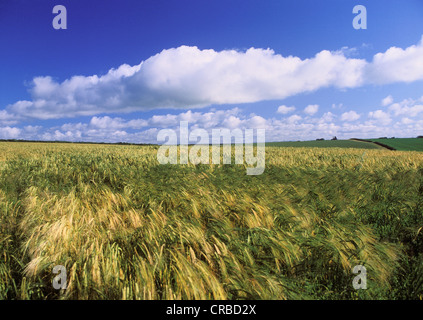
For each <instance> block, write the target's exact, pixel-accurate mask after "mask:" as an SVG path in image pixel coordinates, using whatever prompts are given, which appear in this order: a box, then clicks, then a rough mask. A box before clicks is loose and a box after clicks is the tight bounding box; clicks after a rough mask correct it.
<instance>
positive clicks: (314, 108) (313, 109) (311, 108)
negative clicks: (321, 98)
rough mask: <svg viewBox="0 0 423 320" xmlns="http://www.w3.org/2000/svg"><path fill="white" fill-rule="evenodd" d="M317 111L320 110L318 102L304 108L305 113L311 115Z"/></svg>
mask: <svg viewBox="0 0 423 320" xmlns="http://www.w3.org/2000/svg"><path fill="white" fill-rule="evenodd" d="M317 111H319V105H317V104H310V105H308V106H307V107H306V108H305V109H304V113H306V114H308V115H309V116H312V115H314V114H315V113H316V112H317Z"/></svg>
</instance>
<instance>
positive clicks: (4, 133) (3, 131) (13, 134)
mask: <svg viewBox="0 0 423 320" xmlns="http://www.w3.org/2000/svg"><path fill="white" fill-rule="evenodd" d="M21 132H22V130H21V129H19V128H15V127H9V126H7V127H0V139H18V138H19V136H20V134H21Z"/></svg>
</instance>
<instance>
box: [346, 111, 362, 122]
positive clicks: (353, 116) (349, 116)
mask: <svg viewBox="0 0 423 320" xmlns="http://www.w3.org/2000/svg"><path fill="white" fill-rule="evenodd" d="M358 119H360V115H359V114H358V113H357V112H355V111H348V112H344V113H343V114H342V115H341V120H342V121H356V120H358Z"/></svg>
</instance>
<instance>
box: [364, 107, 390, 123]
mask: <svg viewBox="0 0 423 320" xmlns="http://www.w3.org/2000/svg"><path fill="white" fill-rule="evenodd" d="M369 118H372V119H375V120H376V121H377V123H380V124H383V125H387V124H389V123H391V121H392V119H391V117H390V115H389V113H387V112H384V111H382V110H376V111H371V112H369Z"/></svg>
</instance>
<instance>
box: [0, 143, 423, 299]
mask: <svg viewBox="0 0 423 320" xmlns="http://www.w3.org/2000/svg"><path fill="white" fill-rule="evenodd" d="M157 149H158V147H156V146H133V145H130V146H122V145H95V144H60V143H54V144H53V143H50V144H48V143H24V142H19V143H18V142H0V299H183V300H193V299H231V300H235V299H256V300H258V299H268V300H272V299H278V300H280V299H422V297H423V259H422V255H421V253H422V252H423V235H422V233H423V232H422V228H423V156H422V153H418V152H399V151H398V152H392V151H389V150H382V149H380V150H379V149H374V150H372V149H366V150H364V149H341V148H332V149H323V148H322V149H319V148H282V147H266V168H265V171H264V173H263V174H262V175H257V176H248V175H246V172H245V166H244V165H240V164H238V165H235V164H233V165H203V164H202V165H192V164H188V165H170V164H169V165H160V164H159V163H158V161H157V158H156V155H157ZM56 265H63V266H64V267H65V268H66V275H67V288H66V289H61V290H56V289H54V288H53V286H52V281H53V278H54V277H55V274H53V273H52V269H53V267H54V266H56ZM356 265H363V266H365V267H366V270H367V289H366V290H356V289H354V288H353V285H352V281H353V279H354V277H355V276H356V275H355V274H353V272H352V269H353V267H354V266H356Z"/></svg>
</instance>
